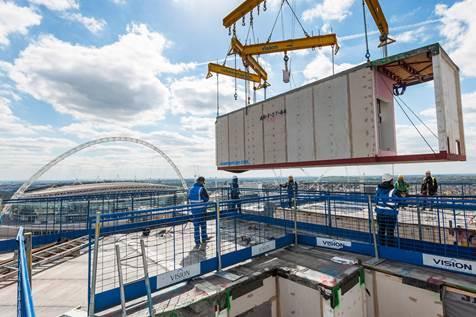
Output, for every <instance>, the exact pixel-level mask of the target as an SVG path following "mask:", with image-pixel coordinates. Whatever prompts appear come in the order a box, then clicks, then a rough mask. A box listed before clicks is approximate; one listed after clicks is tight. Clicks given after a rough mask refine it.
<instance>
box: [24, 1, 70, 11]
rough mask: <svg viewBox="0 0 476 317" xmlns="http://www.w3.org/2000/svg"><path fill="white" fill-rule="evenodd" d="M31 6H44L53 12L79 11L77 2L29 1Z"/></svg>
mask: <svg viewBox="0 0 476 317" xmlns="http://www.w3.org/2000/svg"><path fill="white" fill-rule="evenodd" d="M29 2H30V3H31V4H36V5H42V6H45V7H46V8H48V9H49V10H52V11H65V10H72V9H79V3H78V2H77V1H76V0H29Z"/></svg>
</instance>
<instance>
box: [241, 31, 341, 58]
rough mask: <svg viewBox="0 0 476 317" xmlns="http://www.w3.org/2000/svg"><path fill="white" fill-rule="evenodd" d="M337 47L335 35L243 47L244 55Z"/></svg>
mask: <svg viewBox="0 0 476 317" xmlns="http://www.w3.org/2000/svg"><path fill="white" fill-rule="evenodd" d="M330 45H337V36H336V35H335V34H334V33H331V34H326V35H317V36H310V37H304V38H299V39H292V40H286V41H277V42H268V43H260V44H253V45H244V46H243V51H242V52H243V55H258V54H270V53H277V52H289V51H294V50H300V49H306V48H315V47H323V46H330Z"/></svg>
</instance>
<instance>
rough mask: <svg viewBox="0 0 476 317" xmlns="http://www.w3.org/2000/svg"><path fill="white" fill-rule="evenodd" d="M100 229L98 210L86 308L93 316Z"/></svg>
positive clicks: (91, 316) (89, 314)
mask: <svg viewBox="0 0 476 317" xmlns="http://www.w3.org/2000/svg"><path fill="white" fill-rule="evenodd" d="M100 230H101V213H100V212H99V211H98V212H97V213H96V224H95V231H94V255H93V263H92V265H93V267H92V270H91V275H92V276H91V289H90V298H89V309H88V316H90V317H93V316H94V308H95V303H94V300H95V295H96V273H97V268H98V252H99V235H100V233H101V232H100Z"/></svg>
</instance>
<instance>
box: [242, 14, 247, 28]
mask: <svg viewBox="0 0 476 317" xmlns="http://www.w3.org/2000/svg"><path fill="white" fill-rule="evenodd" d="M245 25H246V21H245V16H243V19H241V26H245Z"/></svg>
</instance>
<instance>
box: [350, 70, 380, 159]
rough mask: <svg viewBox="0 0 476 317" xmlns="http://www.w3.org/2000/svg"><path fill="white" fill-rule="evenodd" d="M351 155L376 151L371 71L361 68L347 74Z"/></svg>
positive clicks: (369, 154) (370, 154) (367, 155)
mask: <svg viewBox="0 0 476 317" xmlns="http://www.w3.org/2000/svg"><path fill="white" fill-rule="evenodd" d="M349 91H350V109H351V111H350V116H351V126H352V128H351V140H352V142H351V143H352V157H369V156H375V155H376V154H377V153H376V152H377V146H376V143H377V142H376V126H375V105H374V98H373V96H374V93H373V72H372V70H371V69H370V68H362V69H359V70H357V71H355V72H352V73H350V74H349Z"/></svg>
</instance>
